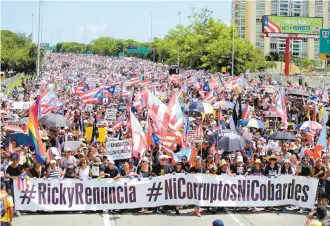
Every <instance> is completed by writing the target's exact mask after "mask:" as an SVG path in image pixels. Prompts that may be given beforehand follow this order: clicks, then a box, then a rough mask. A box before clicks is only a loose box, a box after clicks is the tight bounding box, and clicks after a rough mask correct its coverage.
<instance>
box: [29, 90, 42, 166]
mask: <svg viewBox="0 0 330 226" xmlns="http://www.w3.org/2000/svg"><path fill="white" fill-rule="evenodd" d="M40 106H41V105H40V97H38V98H37V100H36V102H35V103H34V104H33V105H32V106H31V107H30V110H29V119H28V130H29V132H28V134H29V137H30V144H31V145H32V147H34V150H35V155H36V159H37V160H38V161H41V162H44V161H45V160H44V158H42V156H46V148H45V145H44V144H43V143H42V140H41V137H40V134H39V129H38V123H39V121H38V118H39V115H40Z"/></svg>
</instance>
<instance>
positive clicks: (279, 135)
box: [268, 131, 297, 140]
mask: <svg viewBox="0 0 330 226" xmlns="http://www.w3.org/2000/svg"><path fill="white" fill-rule="evenodd" d="M268 139H269V140H297V138H296V137H295V136H294V135H293V134H292V133H289V132H286V131H276V132H275V133H273V134H272V135H270V136H269V137H268Z"/></svg>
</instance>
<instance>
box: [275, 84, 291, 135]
mask: <svg viewBox="0 0 330 226" xmlns="http://www.w3.org/2000/svg"><path fill="white" fill-rule="evenodd" d="M275 112H276V113H277V114H278V115H280V116H281V117H282V123H283V125H284V129H285V130H286V128H287V125H288V119H287V118H288V116H287V111H286V105H285V90H284V89H282V90H280V92H279V93H278V94H277V97H276V103H275Z"/></svg>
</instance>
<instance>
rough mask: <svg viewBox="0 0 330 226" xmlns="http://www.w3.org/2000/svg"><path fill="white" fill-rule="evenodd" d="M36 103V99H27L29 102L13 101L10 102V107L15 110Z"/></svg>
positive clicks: (24, 108)
mask: <svg viewBox="0 0 330 226" xmlns="http://www.w3.org/2000/svg"><path fill="white" fill-rule="evenodd" d="M33 103H34V101H27V102H23V101H20V102H15V101H11V102H9V109H14V110H26V109H29V108H30V106H31V105H32V104H33Z"/></svg>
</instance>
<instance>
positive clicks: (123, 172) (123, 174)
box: [120, 162, 137, 178]
mask: <svg viewBox="0 0 330 226" xmlns="http://www.w3.org/2000/svg"><path fill="white" fill-rule="evenodd" d="M122 166H123V168H122V169H121V170H120V176H121V177H123V178H125V177H129V176H133V177H135V176H137V173H136V172H130V170H129V164H128V162H124V163H123V165H122Z"/></svg>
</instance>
